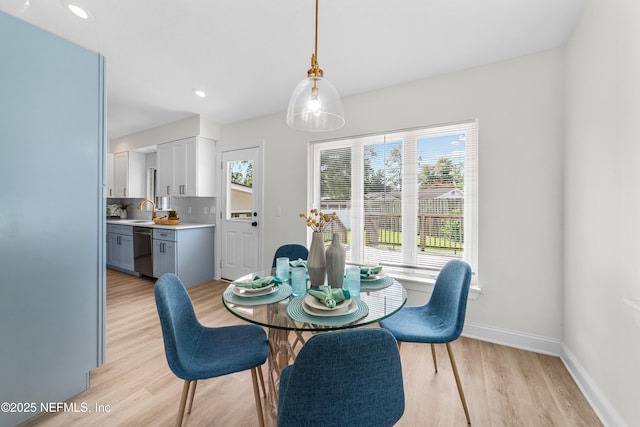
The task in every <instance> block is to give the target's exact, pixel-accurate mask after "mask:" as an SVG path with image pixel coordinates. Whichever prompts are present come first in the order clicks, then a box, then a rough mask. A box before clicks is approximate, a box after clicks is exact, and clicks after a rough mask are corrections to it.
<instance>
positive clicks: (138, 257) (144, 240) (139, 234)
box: [133, 227, 153, 277]
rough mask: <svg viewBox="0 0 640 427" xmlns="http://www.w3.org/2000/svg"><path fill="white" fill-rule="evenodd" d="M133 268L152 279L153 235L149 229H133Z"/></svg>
mask: <svg viewBox="0 0 640 427" xmlns="http://www.w3.org/2000/svg"><path fill="white" fill-rule="evenodd" d="M133 268H134V270H135V271H136V272H138V273H140V274H142V275H144V276H149V277H153V233H152V229H151V228H147V227H133Z"/></svg>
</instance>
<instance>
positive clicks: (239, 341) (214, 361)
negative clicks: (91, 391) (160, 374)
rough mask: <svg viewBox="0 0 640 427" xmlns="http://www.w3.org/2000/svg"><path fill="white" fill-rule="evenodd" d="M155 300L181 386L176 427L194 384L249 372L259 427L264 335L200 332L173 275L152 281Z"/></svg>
mask: <svg viewBox="0 0 640 427" xmlns="http://www.w3.org/2000/svg"><path fill="white" fill-rule="evenodd" d="M155 297H156V306H157V308H158V314H159V315H160V325H161V327H162V337H163V339H164V350H165V355H166V357H167V362H168V364H169V368H170V369H171V371H172V372H173V373H174V374H175V375H176V376H177V377H178V378H180V379H183V380H184V387H183V389H182V398H181V400H180V408H179V411H178V419H177V421H176V425H177V426H180V425H182V419H183V417H184V411H185V405H186V403H187V395H188V394H189V389H191V393H190V403H189V409H188V411H187V413H190V412H191V406H192V405H193V396H194V394H195V392H196V385H197V381H198V380H204V379H208V378H214V377H220V376H222V375H227V374H231V373H234V372H240V371H245V370H247V369H251V378H252V380H253V393H254V397H255V402H256V409H257V411H258V421H259V423H260V426H264V418H263V415H262V404H261V401H260V391H259V389H258V380H257V376H258V374H259V375H260V379H261V380H262V385H263V392H264V379H263V377H262V369H261V368H260V366H261V365H262V364H264V362H265V361H266V359H267V354H268V352H269V344H268V342H267V335H266V334H265V332H264V330H263V329H262V328H261V327H259V326H258V325H237V326H224V327H218V328H209V327H206V326H203V325H202V324H201V323H200V322H199V321H198V319H197V318H196V314H195V312H194V310H193V304H192V303H191V298H189V294H188V293H187V290H186V289H185V287H184V285H183V284H182V282H181V281H180V279H179V278H178V276H176V275H175V274H165V275H163V276H162V277H160V278H159V279H158V281H157V282H156V284H155Z"/></svg>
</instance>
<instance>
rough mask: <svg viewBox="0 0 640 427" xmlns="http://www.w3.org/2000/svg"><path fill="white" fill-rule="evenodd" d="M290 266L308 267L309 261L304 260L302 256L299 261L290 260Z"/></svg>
mask: <svg viewBox="0 0 640 427" xmlns="http://www.w3.org/2000/svg"><path fill="white" fill-rule="evenodd" d="M289 267H304V268H307V263H306V262H305V261H303V260H302V258H298V260H297V261H289Z"/></svg>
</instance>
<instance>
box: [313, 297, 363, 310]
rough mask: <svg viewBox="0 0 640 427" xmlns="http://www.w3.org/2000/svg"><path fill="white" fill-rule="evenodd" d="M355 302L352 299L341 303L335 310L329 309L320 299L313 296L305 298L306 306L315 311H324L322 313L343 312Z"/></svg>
mask: <svg viewBox="0 0 640 427" xmlns="http://www.w3.org/2000/svg"><path fill="white" fill-rule="evenodd" d="M351 301H353V299H352V298H349V299H346V300H343V301H340V302H339V303H338V304H336V306H335V307H334V308H329V307H327V306H326V305H324V303H322V302H320V300H318V298H316V297H314V296H313V295H308V294H307V296H306V297H305V298H304V302H305V304H307V307H310V308H313V309H314V310H322V311H343V310H344V308H345V307H347V306H349V305H350V304H351Z"/></svg>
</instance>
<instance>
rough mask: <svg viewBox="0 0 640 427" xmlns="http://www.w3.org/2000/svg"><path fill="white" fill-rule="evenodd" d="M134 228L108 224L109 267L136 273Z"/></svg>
mask: <svg viewBox="0 0 640 427" xmlns="http://www.w3.org/2000/svg"><path fill="white" fill-rule="evenodd" d="M133 259H134V258H133V227H131V226H127V225H113V224H107V267H109V268H115V269H117V270H124V271H127V272H133V271H134V264H133V262H134V261H133Z"/></svg>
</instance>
